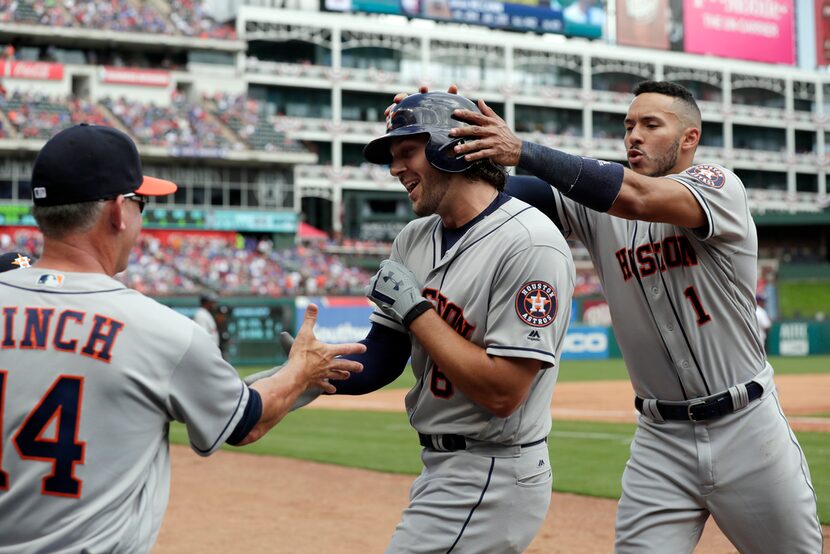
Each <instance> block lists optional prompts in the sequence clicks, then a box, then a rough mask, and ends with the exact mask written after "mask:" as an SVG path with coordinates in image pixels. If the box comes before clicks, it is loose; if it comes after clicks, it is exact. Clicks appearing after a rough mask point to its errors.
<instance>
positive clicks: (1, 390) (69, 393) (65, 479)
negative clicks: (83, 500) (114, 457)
mask: <svg viewBox="0 0 830 554" xmlns="http://www.w3.org/2000/svg"><path fill="white" fill-rule="evenodd" d="M7 375H8V372H7V371H4V370H0V429H2V419H3V408H4V400H5V398H6V376H7ZM83 384H84V380H83V377H74V376H69V375H61V376H60V377H58V378H57V379H56V380H55V382H54V383H53V384H52V387H51V388H50V389H49V390H48V391H47V393H46V394H45V395H44V396H43V398H41V399H40V402H38V404H37V405H36V406H35V407H34V408H33V409H32V411H31V412H29V415H28V416H26V419H25V420H24V421H23V425H21V426H20V429H19V430H18V431H17V433H16V434H15V435H14V439H13V440H12V442H13V443H14V446H15V448H17V452H18V454H19V455H20V458H21V459H23V460H37V461H41V462H51V463H52V473H51V474H50V475H47V476H46V477H44V478H43V482H42V487H41V493H42V494H48V495H52V496H67V497H70V498H80V496H81V484H82V483H81V480H80V479H77V478H75V475H74V473H75V464H77V463H81V464H82V463H84V450H85V448H86V443H83V442H80V441H78V421H79V420H80V417H81V399H82V397H83ZM50 428H51V434H50V436H48V437H47V436H45V433H46V432H48V431H49V430H50ZM4 442H5V440H4V439H3V438H2V437H0V460H2V454H3V451H2V448H3V443H4ZM8 488H9V474H8V473H7V472H5V471H3V469H2V468H0V491H3V490H8Z"/></svg>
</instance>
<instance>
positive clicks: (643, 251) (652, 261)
mask: <svg viewBox="0 0 830 554" xmlns="http://www.w3.org/2000/svg"><path fill="white" fill-rule="evenodd" d="M614 255H615V256H616V257H617V262H619V264H620V270H621V271H622V276H623V279H624V280H625V281H628V280H629V279H631V278H632V277H633V276H634V274H635V272H636V273H637V274H638V275H640V277H648V276H649V275H653V274H655V273H657V271H660V272H664V271H666V270H667V269H673V268H675V267H693V266H696V265H697V252H695V249H694V247H693V246H692V243H691V241H690V240H689V239H688V238H687V237H685V236H683V235H675V236H673V237H666V238H664V239H663V240H662V241H657V242H647V243H645V244H641V245H639V246H637V247H636V248H634V249H633V250H632V249H631V248H620V249H619V250H617V251H616V252H615V253H614Z"/></svg>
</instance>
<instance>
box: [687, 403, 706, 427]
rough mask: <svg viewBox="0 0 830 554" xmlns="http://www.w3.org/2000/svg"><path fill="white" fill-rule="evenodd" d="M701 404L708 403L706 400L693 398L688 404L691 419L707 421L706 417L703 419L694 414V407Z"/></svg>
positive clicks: (688, 413)
mask: <svg viewBox="0 0 830 554" xmlns="http://www.w3.org/2000/svg"><path fill="white" fill-rule="evenodd" d="M701 404H706V401H705V400H692V401H691V402H690V403H689V405H688V406H686V415H688V416H689V421H694V422H700V421H705V420H706V418H705V417H704V418H703V419H695V416H694V415H693V414H692V408H694V407H695V406H700V405H701Z"/></svg>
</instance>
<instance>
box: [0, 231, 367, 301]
mask: <svg viewBox="0 0 830 554" xmlns="http://www.w3.org/2000/svg"><path fill="white" fill-rule="evenodd" d="M12 250H20V251H22V252H25V253H27V254H31V255H34V256H35V257H38V256H39V255H40V252H41V250H42V239H41V236H40V233H38V232H37V231H35V230H34V229H18V230H16V231H14V232H13V233H12V232H10V231H4V230H3V229H2V228H0V252H9V251H12ZM372 274H373V272H372V271H368V270H365V269H361V268H358V267H352V266H349V265H348V264H347V262H345V261H344V259H343V258H342V257H341V256H339V255H336V254H331V253H327V252H324V251H323V249H322V248H321V247H320V246H318V245H303V244H298V245H294V246H292V247H290V248H284V249H278V248H275V247H274V244H273V242H272V241H270V240H268V239H256V238H250V237H242V236H236V237H235V238H234V239H228V238H224V237H209V236H203V235H198V234H193V233H175V234H170V235H166V237H165V238H164V239H162V238H160V237H157V236H154V235H153V234H152V233H144V234H142V236H141V237H140V238H139V241H138V244H137V245H136V247H135V248H134V249H133V252H132V254H131V256H130V263H129V266H128V268H127V270H126V271H124V272H123V273H120V274H119V275H118V276H117V278H118V279H119V280H121V281H122V282H123V283H125V284H126V285H127V286H129V287H131V288H134V289H136V290H138V291H141V292H142V293H145V294H148V295H151V296H169V295H183V294H198V293H199V292H200V291H203V290H204V289H212V290H217V291H220V292H221V293H222V295H223V296H234V295H238V296H246V295H257V296H270V297H280V296H297V295H362V294H363V287H364V286H365V285H366V283H368V282H369V278H370V277H371V276H372Z"/></svg>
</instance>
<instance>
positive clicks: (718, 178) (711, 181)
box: [686, 164, 726, 189]
mask: <svg viewBox="0 0 830 554" xmlns="http://www.w3.org/2000/svg"><path fill="white" fill-rule="evenodd" d="M686 173H687V174H688V175H690V176H691V177H694V178H695V179H697V180H698V181H699V182H700V183H701V184H703V185H706V186H707V187H712V188H715V189H719V188H721V187H722V186H723V185H724V183H726V175H724V174H723V170H722V169H721V168H719V167H718V166H715V165H709V164H698V165H693V166H692V167H690V168H689V169H687V170H686Z"/></svg>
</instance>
